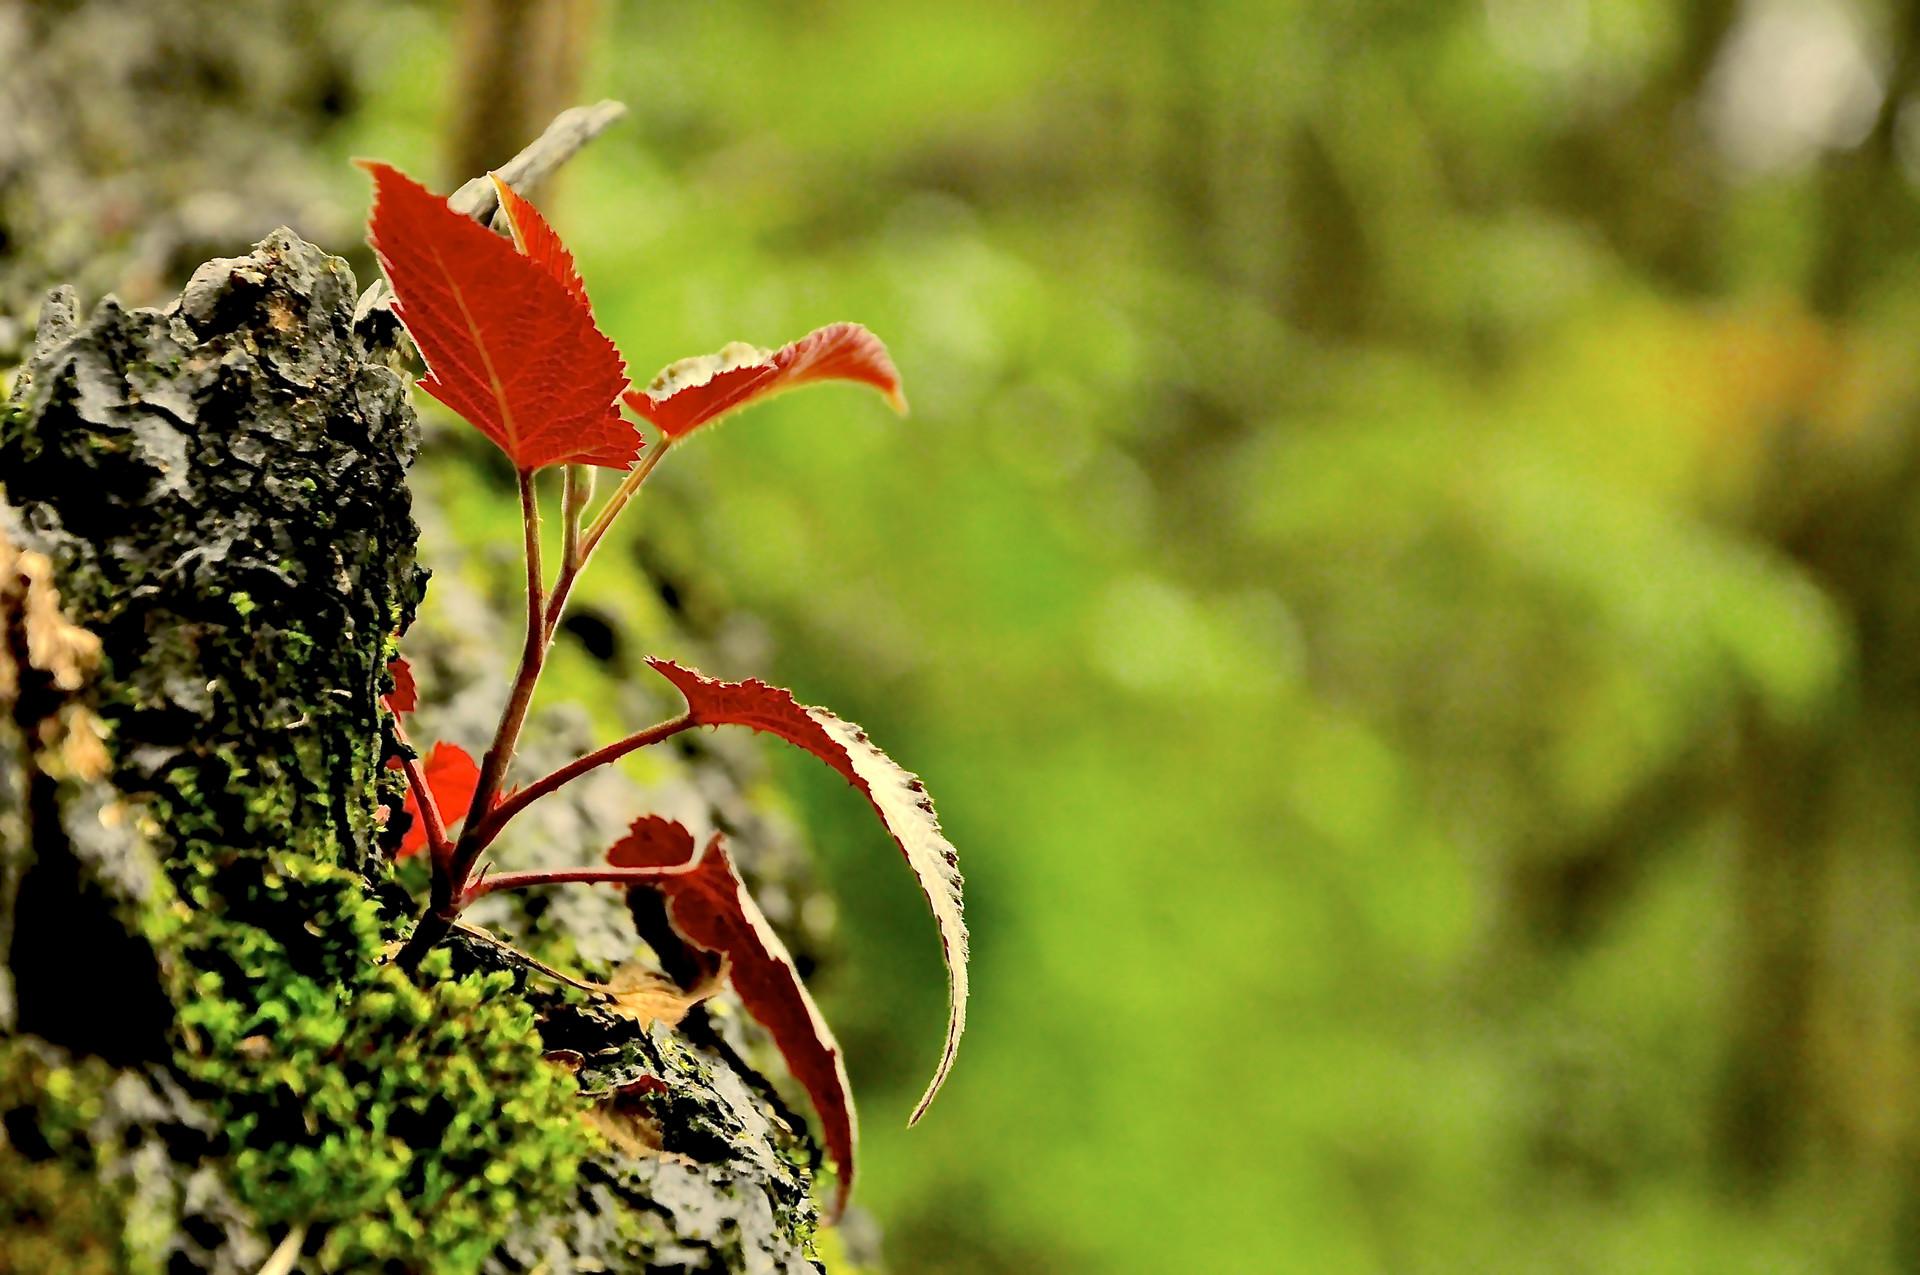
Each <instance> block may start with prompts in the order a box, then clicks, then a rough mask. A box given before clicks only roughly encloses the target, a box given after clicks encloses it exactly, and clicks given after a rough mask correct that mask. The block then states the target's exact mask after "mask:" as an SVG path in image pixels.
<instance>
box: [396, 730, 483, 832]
mask: <svg viewBox="0 0 1920 1275" xmlns="http://www.w3.org/2000/svg"><path fill="white" fill-rule="evenodd" d="M394 764H395V765H398V764H399V763H398V762H397V761H396V762H395V763H394ZM422 771H423V775H424V777H425V779H426V781H427V791H428V792H430V793H432V794H433V804H434V805H435V806H436V807H438V808H439V811H440V817H441V818H442V819H444V820H446V824H447V827H448V828H449V829H451V828H452V827H453V825H455V824H457V823H459V822H460V821H461V820H462V819H464V818H465V817H466V814H467V807H468V806H470V805H472V804H473V791H474V789H476V788H478V787H479V786H480V767H478V766H476V765H475V764H474V761H473V755H472V754H471V753H469V752H467V750H466V749H464V748H462V747H460V745H458V744H449V743H447V742H445V741H444V740H443V741H441V742H440V743H437V744H435V745H434V746H433V751H432V752H431V753H429V754H427V762H426V765H425V766H424V767H422ZM407 813H408V814H410V815H412V816H413V822H412V823H411V824H409V825H408V826H407V831H406V834H405V835H404V836H402V837H401V839H400V849H399V850H398V851H396V852H395V853H394V857H395V858H396V859H404V858H406V857H408V856H409V855H415V854H419V853H420V852H421V851H422V850H424V849H426V848H427V823H426V820H424V819H422V818H421V817H420V805H419V803H418V802H416V801H415V800H414V799H413V794H412V793H411V792H409V793H408V794H407Z"/></svg>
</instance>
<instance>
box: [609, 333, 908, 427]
mask: <svg viewBox="0 0 1920 1275" xmlns="http://www.w3.org/2000/svg"><path fill="white" fill-rule="evenodd" d="M814 381H858V382H860V383H861V384H863V385H871V386H872V387H873V388H874V389H876V390H879V391H880V392H881V393H882V394H883V395H885V396H886V399H887V402H888V403H889V404H890V405H891V406H892V407H893V410H894V411H896V412H899V413H901V414H902V415H905V414H906V410H907V400H906V396H905V395H904V394H902V393H901V392H900V373H899V371H898V370H897V369H896V368H895V367H894V366H893V359H892V358H891V357H889V356H888V354H887V347H886V346H885V345H884V344H882V343H881V340H880V338H879V337H877V336H875V335H874V334H873V333H871V332H869V331H867V330H866V329H865V328H863V327H861V326H860V325H859V324H858V323H831V324H828V325H827V326H826V327H824V328H817V329H815V330H814V331H812V332H809V333H807V335H805V336H803V337H801V338H800V339H799V340H798V341H795V342H794V343H793V344H791V345H788V346H785V347H783V348H781V349H778V350H771V351H769V350H762V349H760V348H758V347H756V346H751V345H748V344H746V343H745V342H743V341H735V342H734V343H733V344H732V345H729V346H727V347H726V348H725V349H722V350H720V351H719V352H718V353H714V354H703V355H700V356H699V357H697V358H691V359H681V360H680V361H679V362H678V363H670V364H668V365H667V366H666V367H665V368H663V369H662V370H661V372H660V375H658V376H656V377H654V378H653V384H651V385H649V386H647V388H646V389H645V390H628V391H627V392H626V394H625V396H624V397H625V399H626V402H627V406H628V407H631V408H632V409H633V410H634V411H636V412H638V413H639V414H640V415H641V416H643V417H645V418H646V419H647V420H648V421H651V422H652V423H653V424H654V425H656V426H658V427H659V429H660V432H661V433H663V434H665V435H666V436H667V437H668V438H679V437H681V436H682V435H684V434H688V433H691V432H692V431H693V430H695V429H697V428H698V427H700V426H702V425H704V424H706V423H707V422H708V421H713V420H718V419H720V418H721V417H722V416H725V415H727V414H729V413H731V412H736V411H738V410H740V409H741V408H743V407H746V406H749V405H750V404H753V403H757V402H759V401H760V400H761V399H764V398H769V397H771V396H772V395H775V394H779V393H781V392H782V391H785V390H791V389H796V388H798V387H799V386H802V385H808V384H811V383H812V382H814Z"/></svg>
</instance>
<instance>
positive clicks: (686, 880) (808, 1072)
mask: <svg viewBox="0 0 1920 1275" xmlns="http://www.w3.org/2000/svg"><path fill="white" fill-rule="evenodd" d="M607 861H608V862H609V863H611V864H613V865H615V866H616V867H626V868H639V867H648V868H666V869H682V870H680V871H667V872H663V873H662V874H661V875H660V876H659V877H658V878H657V879H655V880H652V881H649V882H646V883H644V884H646V885H647V887H648V888H651V889H654V890H658V891H659V892H660V893H661V894H662V895H663V896H664V897H665V898H666V901H667V916H668V919H669V920H671V921H672V922H673V928H674V930H675V932H677V933H678V934H679V935H680V937H681V938H683V939H685V940H686V941H687V942H689V943H691V944H693V945H694V946H695V947H698V948H701V949H703V950H705V951H708V952H717V953H719V954H720V955H721V956H723V957H725V958H726V962H727V977H728V979H729V980H730V981H731V982H732V984H733V990H734V992H735V993H736V994H738V995H739V997H740V1003H741V1004H742V1005H744V1006H746V1009H747V1012H748V1013H750V1014H752V1015H753V1017H754V1019H755V1021H757V1022H758V1023H759V1024H760V1025H761V1026H763V1027H765V1028H766V1029H767V1031H768V1033H769V1034H771V1035H772V1037H773V1042H774V1044H775V1045H776V1046H778V1047H779V1050H780V1054H781V1056H782V1057H783V1058H785V1059H786V1060H787V1070H788V1071H790V1072H792V1073H793V1078H794V1079H795V1080H797V1081H799V1082H800V1084H801V1086H802V1087H803V1088H804V1089H806V1091H807V1097H808V1098H809V1099H810V1100H811V1101H812V1102H813V1109H814V1112H815V1114H816V1115H818V1117H819V1119H820V1126H821V1134H822V1137H823V1138H824V1139H825V1141H826V1144H827V1154H828V1155H829V1156H831V1157H832V1158H833V1162H834V1167H835V1169H836V1171H837V1174H838V1185H837V1186H836V1188H835V1191H834V1198H833V1207H832V1209H831V1211H830V1213H829V1221H832V1220H835V1219H837V1218H838V1217H839V1216H840V1214H841V1213H842V1212H843V1211H844V1210H845V1209H846V1204H847V1196H848V1194H849V1193H850V1192H851V1191H852V1190H853V1172H854V1167H853V1166H854V1148H855V1146H856V1144H857V1143H858V1140H859V1120H858V1117H857V1116H856V1115H855V1113H854V1108H853V1096H852V1088H851V1086H850V1085H849V1084H848V1083H847V1070H846V1066H845V1064H844V1063H843V1062H842V1061H841V1057H840V1047H839V1045H838V1044H837V1043H836V1042H835V1041H834V1039H833V1032H832V1031H831V1030H830V1029H829V1028H828V1027H827V1023H826V1019H824V1018H822V1017H821V1015H820V1010H819V1007H818V1006H816V1005H815V1004H814V1003H813V997H812V996H811V995H809V994H808V993H807V987H806V984H805V983H803V982H801V981H800V975H799V972H798V971H797V970H795V968H794V965H793V957H792V956H790V955H789V954H788V953H787V948H786V945H785V944H784V943H782V942H781V941H780V936H779V935H777V934H775V933H774V932H773V927H772V926H770V925H768V924H767V919H766V917H765V916H764V915H762V914H761V912H760V908H759V905H758V904H756V903H755V902H754V901H753V897H752V896H751V895H749V894H748V893H747V887H746V886H745V885H744V884H743V883H742V882H741V880H740V876H739V874H738V873H737V872H736V871H735V870H734V866H733V860H732V859H731V858H730V857H729V856H728V854H727V851H726V847H725V846H724V845H723V844H722V843H721V840H720V837H719V835H718V834H716V835H715V836H714V838H713V840H711V841H709V842H708V843H707V848H706V852H705V853H704V854H702V855H701V856H700V857H699V859H698V860H697V861H695V859H694V851H693V834H692V833H690V832H688V831H687V829H686V827H685V826H684V825H682V824H680V823H677V822H675V821H673V820H671V819H663V818H661V817H660V816H659V815H647V816H646V817H644V818H641V819H636V820H635V821H634V823H633V826H632V828H631V829H629V830H628V832H627V835H626V836H624V837H622V838H621V839H620V840H619V841H617V842H615V843H614V845H613V848H612V849H610V850H608V851H607Z"/></svg>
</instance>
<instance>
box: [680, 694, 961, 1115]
mask: <svg viewBox="0 0 1920 1275" xmlns="http://www.w3.org/2000/svg"><path fill="white" fill-rule="evenodd" d="M647 663H649V664H651V665H652V666H653V667H654V668H655V669H656V670H657V671H658V672H659V673H660V675H661V676H662V677H665V678H666V679H667V680H668V681H669V682H672V683H673V684H674V686H676V687H678V688H679V690H680V693H681V694H682V695H684V696H686V699H687V709H688V711H689V713H690V714H691V715H692V717H693V720H694V721H695V722H696V723H698V724H700V725H703V726H717V725H722V724H729V723H730V724H733V725H738V726H751V727H752V728H753V729H755V730H762V731H766V732H768V733H769V734H773V735H778V736H779V737H780V738H782V739H784V740H786V741H787V742H788V743H790V744H793V745H796V746H797V747H800V748H804V749H806V750H807V751H808V752H810V753H812V754H813V755H814V756H815V757H818V758H819V759H820V760H821V761H823V762H825V763H827V765H829V766H831V767H833V768H834V769H835V770H837V771H839V772H840V774H841V775H842V776H844V777H845V778H846V780H847V782H848V783H850V784H852V785H853V786H854V787H856V788H858V789H860V791H861V792H863V793H865V794H866V798H867V800H868V802H870V803H871V804H872V806H873V809H874V812H875V813H876V814H878V815H879V816H880V822H881V823H883V824H885V825H886V829H887V831H888V833H890V834H891V835H892V837H893V840H894V843H895V844H896V845H898V846H899V847H900V853H901V854H903V855H905V856H906V860H907V866H909V867H910V868H912V869H913V874H914V876H915V877H916V878H917V879H918V880H919V882H920V891H921V893H922V894H924V895H925V896H926V899H927V905H928V906H929V907H931V908H932V909H933V919H934V923H935V925H936V926H937V927H938V929H939V931H940V945H941V948H942V951H943V952H944V954H945V956H946V962H947V1038H946V1044H945V1046H944V1048H943V1049H942V1050H941V1054H940V1062H939V1065H938V1066H936V1067H935V1068H934V1073H933V1080H932V1082H931V1083H929V1084H928V1085H927V1091H926V1093H925V1094H923V1095H922V1096H921V1098H920V1101H919V1103H918V1104H917V1105H916V1106H915V1107H914V1109H913V1115H912V1117H910V1118H909V1120H908V1123H909V1124H912V1123H914V1122H915V1121H917V1120H919V1119H920V1117H921V1116H922V1115H925V1114H926V1110H927V1106H928V1104H929V1103H931V1102H932V1101H933V1098H934V1095H935V1094H937V1093H939V1092H940V1086H941V1085H942V1084H943V1083H944V1082H945V1081H946V1078H947V1073H948V1072H949V1071H951V1070H952V1069H953V1059H954V1054H955V1053H956V1052H957V1051H958V1050H959V1048H960V1034H961V1033H962V1032H963V1031H965V1030H966V1026H967V922H966V917H965V916H964V914H963V912H962V900H961V877H960V859H959V853H958V852H957V851H955V850H954V848H953V844H952V843H951V842H949V841H948V840H947V838H946V836H945V835H944V834H943V833H942V832H941V831H940V818H939V816H938V815H936V814H935V813H934V809H933V799H932V798H930V797H929V796H927V790H926V788H924V787H923V786H922V785H921V783H920V781H919V779H917V778H915V777H914V776H913V775H911V774H908V773H907V772H906V771H904V770H902V769H901V768H900V767H899V766H897V765H896V764H894V762H893V760H892V759H891V758H889V757H888V756H887V755H886V754H885V753H883V752H881V751H880V750H879V749H878V748H876V747H874V745H873V743H872V741H870V740H869V739H868V738H867V735H866V732H865V731H863V730H861V729H860V728H859V727H858V726H856V725H854V724H853V723H852V722H849V721H846V720H844V719H842V718H840V717H836V716H835V715H834V714H832V713H831V712H829V711H827V710H826V709H824V708H809V707H807V706H806V705H803V704H801V703H799V702H798V701H797V700H795V699H794V698H793V696H792V694H790V693H789V692H787V691H783V690H781V689H779V688H778V687H774V686H769V685H767V684H766V683H765V682H761V681H749V682H722V681H717V680H715V679H714V678H710V677H706V676H704V675H702V674H700V673H697V672H695V671H694V670H692V669H690V668H683V667H682V666H681V665H678V664H675V663H674V662H673V661H672V660H662V659H649V660H648V661H647Z"/></svg>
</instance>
